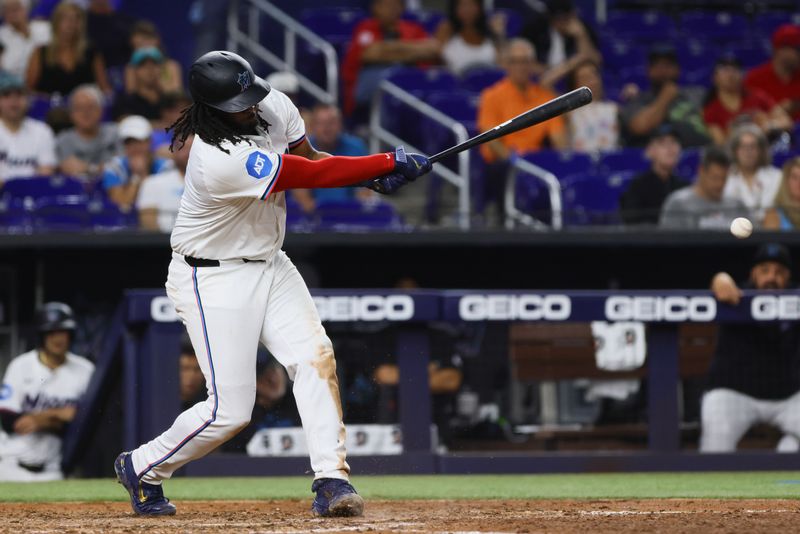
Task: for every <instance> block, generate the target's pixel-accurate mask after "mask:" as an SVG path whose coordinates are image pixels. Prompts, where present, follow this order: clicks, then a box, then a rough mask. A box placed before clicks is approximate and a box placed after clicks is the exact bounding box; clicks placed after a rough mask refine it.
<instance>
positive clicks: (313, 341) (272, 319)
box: [133, 251, 350, 484]
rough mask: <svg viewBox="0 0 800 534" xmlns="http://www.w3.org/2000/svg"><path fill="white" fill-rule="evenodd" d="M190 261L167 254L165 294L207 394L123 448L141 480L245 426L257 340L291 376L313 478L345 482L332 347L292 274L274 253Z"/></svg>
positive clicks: (166, 472)
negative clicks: (153, 433)
mask: <svg viewBox="0 0 800 534" xmlns="http://www.w3.org/2000/svg"><path fill="white" fill-rule="evenodd" d="M221 263H222V265H220V266H219V267H191V266H189V265H188V264H187V263H186V261H185V260H184V259H183V257H182V256H180V255H179V254H173V259H172V262H171V263H170V266H169V275H168V277H167V284H166V287H167V294H168V295H169V298H170V299H171V300H172V302H173V304H174V305H175V308H176V310H177V312H178V315H179V316H180V318H181V319H182V320H183V322H184V323H185V325H186V328H187V330H188V332H189V336H190V338H191V340H192V345H194V348H195V353H196V354H197V361H198V363H199V364H200V368H201V369H202V371H203V374H204V375H205V378H206V384H207V387H208V399H207V400H206V401H205V402H201V403H198V404H196V405H195V406H193V407H191V408H189V409H188V410H186V411H185V412H183V413H182V414H180V415H179V416H178V418H177V419H176V420H175V422H174V423H173V425H172V427H170V428H169V430H167V431H166V432H164V433H163V434H161V435H160V436H158V437H157V438H155V439H154V440H152V441H150V442H149V443H146V444H144V445H142V446H140V447H139V448H138V449H136V450H135V451H133V466H134V469H135V470H136V473H137V474H138V476H139V477H140V478H141V480H143V481H144V482H148V483H151V484H158V483H160V481H162V480H164V479H168V478H170V476H172V473H173V472H174V471H175V470H176V469H178V468H180V467H181V466H183V465H184V464H186V463H187V462H189V461H191V460H194V459H196V458H200V457H202V456H205V455H206V454H208V453H209V452H211V451H213V450H214V449H216V448H217V447H219V446H220V445H221V444H223V443H224V442H225V441H227V440H228V439H230V438H231V437H233V436H234V435H235V434H236V433H237V432H239V431H240V430H241V429H242V428H244V427H245V426H247V424H248V422H249V421H250V415H251V413H252V410H253V403H254V402H255V394H256V351H257V349H258V343H259V341H261V342H262V343H263V344H264V345H265V346H266V347H267V349H269V351H270V352H271V353H272V354H273V355H274V356H275V358H276V359H277V360H278V361H279V362H280V363H281V364H282V365H283V366H284V367H285V368H286V371H287V372H288V374H289V378H290V379H292V380H293V381H294V388H293V391H294V396H295V399H296V402H297V410H298V412H299V414H300V418H301V420H302V423H303V428H304V430H305V433H306V439H307V441H308V448H309V456H310V458H311V467H312V469H313V470H314V474H315V478H340V479H345V480H346V479H347V478H348V475H349V472H350V467H349V466H348V465H347V462H346V460H345V456H346V452H345V446H344V443H345V429H344V424H343V422H342V407H341V403H340V398H339V384H338V381H337V378H336V361H335V359H334V355H333V346H332V344H331V341H330V339H329V338H328V336H327V335H326V334H325V329H324V328H323V326H322V323H321V321H320V319H319V315H318V313H317V309H316V307H315V306H314V301H313V300H312V298H311V295H310V294H309V292H308V288H307V287H306V285H305V282H303V279H302V277H301V276H300V273H298V272H297V269H296V268H295V266H294V265H293V264H292V262H291V261H290V260H289V258H288V257H287V256H286V254H285V253H284V252H283V251H278V253H277V254H275V256H274V257H273V259H272V260H271V261H269V262H266V263H265V262H247V263H245V262H242V261H239V260H236V261H225V262H221Z"/></svg>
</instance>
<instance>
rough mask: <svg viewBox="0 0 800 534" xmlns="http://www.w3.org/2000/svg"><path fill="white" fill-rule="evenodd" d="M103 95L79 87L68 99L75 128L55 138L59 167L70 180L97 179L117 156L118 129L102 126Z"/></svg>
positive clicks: (112, 125) (96, 88) (83, 86)
mask: <svg viewBox="0 0 800 534" xmlns="http://www.w3.org/2000/svg"><path fill="white" fill-rule="evenodd" d="M103 101H104V95H103V93H102V91H100V88H99V87H97V86H96V85H92V84H87V85H80V86H78V87H77V88H76V89H75V90H74V91H72V94H71V95H70V96H69V116H70V119H71V120H72V125H73V126H72V128H69V129H67V130H64V131H62V132H59V134H58V136H57V137H56V153H57V154H58V162H59V163H58V167H59V169H60V170H61V172H62V173H64V174H66V175H68V176H75V177H79V178H88V179H94V178H97V177H99V176H100V175H101V174H102V173H103V168H104V166H105V164H106V163H107V162H109V161H110V160H111V159H112V158H113V157H114V156H115V155H116V153H117V125H116V124H113V123H106V122H102V119H103Z"/></svg>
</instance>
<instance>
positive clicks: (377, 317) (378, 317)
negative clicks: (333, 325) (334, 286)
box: [314, 295, 414, 321]
mask: <svg viewBox="0 0 800 534" xmlns="http://www.w3.org/2000/svg"><path fill="white" fill-rule="evenodd" d="M314 304H316V305H317V311H318V312H319V316H320V319H322V320H323V321H408V320H409V319H411V318H412V317H413V316H414V299H412V298H411V297H410V296H408V295H390V296H386V297H384V296H381V295H364V296H361V297H351V296H345V297H314Z"/></svg>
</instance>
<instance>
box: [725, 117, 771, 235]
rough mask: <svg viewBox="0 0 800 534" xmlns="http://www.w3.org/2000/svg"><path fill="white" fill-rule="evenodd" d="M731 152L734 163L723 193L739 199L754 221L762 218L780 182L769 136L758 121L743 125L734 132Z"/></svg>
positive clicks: (726, 196) (728, 196)
mask: <svg viewBox="0 0 800 534" xmlns="http://www.w3.org/2000/svg"><path fill="white" fill-rule="evenodd" d="M731 154H732V156H733V165H731V171H730V173H729V174H728V180H727V182H725V191H724V192H723V193H722V195H723V197H725V198H728V199H735V200H738V201H740V202H741V203H742V204H744V205H745V206H746V207H747V209H749V210H750V212H751V215H752V217H753V218H754V219H755V220H759V221H760V220H763V219H764V213H765V212H766V209H767V208H770V207H772V205H773V203H774V202H775V195H776V194H777V193H778V187H779V186H780V183H781V171H780V170H779V169H777V168H776V167H773V166H772V162H771V159H772V158H771V156H770V152H769V144H768V143H767V137H766V136H765V135H764V133H763V132H762V131H761V129H760V128H759V127H758V126H756V125H755V124H745V125H744V126H740V127H739V128H737V129H736V130H734V131H733V133H732V134H731Z"/></svg>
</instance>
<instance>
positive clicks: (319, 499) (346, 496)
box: [311, 478, 364, 517]
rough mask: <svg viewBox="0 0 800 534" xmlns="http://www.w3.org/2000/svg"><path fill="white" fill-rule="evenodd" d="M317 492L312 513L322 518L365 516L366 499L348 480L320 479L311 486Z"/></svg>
mask: <svg viewBox="0 0 800 534" xmlns="http://www.w3.org/2000/svg"><path fill="white" fill-rule="evenodd" d="M311 491H313V492H316V494H317V496H316V497H315V498H314V503H313V504H312V505H311V512H312V513H313V514H314V515H317V516H322V517H356V516H360V515H364V499H362V498H361V495H359V494H358V493H356V490H355V488H354V487H353V486H351V485H350V483H349V482H347V481H346V480H339V479H338V478H320V479H319V480H315V481H314V483H313V484H311Z"/></svg>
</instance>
